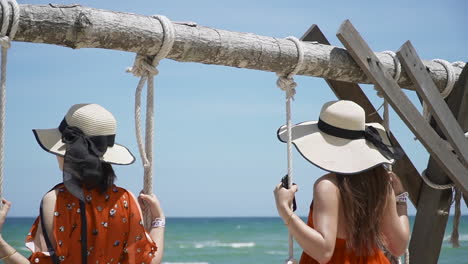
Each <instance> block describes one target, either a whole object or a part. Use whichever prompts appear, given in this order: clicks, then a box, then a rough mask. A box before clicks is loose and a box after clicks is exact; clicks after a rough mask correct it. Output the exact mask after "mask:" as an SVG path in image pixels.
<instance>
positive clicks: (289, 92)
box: [276, 74, 297, 99]
mask: <svg viewBox="0 0 468 264" xmlns="http://www.w3.org/2000/svg"><path fill="white" fill-rule="evenodd" d="M277 75H278V80H277V81H276V85H277V86H278V87H279V88H280V89H281V90H283V91H284V92H286V96H287V98H292V99H294V95H295V94H296V87H297V83H296V82H295V81H294V78H292V77H288V76H284V75H280V74H277Z"/></svg>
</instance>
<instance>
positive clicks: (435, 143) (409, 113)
mask: <svg viewBox="0 0 468 264" xmlns="http://www.w3.org/2000/svg"><path fill="white" fill-rule="evenodd" d="M337 37H338V39H340V41H341V42H342V43H343V45H344V46H345V47H346V48H347V50H348V52H349V53H350V54H351V56H352V57H353V58H354V60H355V61H356V63H357V64H358V65H359V66H360V67H361V69H362V70H363V71H364V72H365V73H366V75H367V76H368V77H369V78H370V79H371V80H372V82H373V83H374V84H375V85H377V86H378V87H379V88H380V89H381V91H382V92H383V95H384V97H385V99H386V100H388V102H389V103H390V104H391V105H392V107H393V109H394V110H395V111H396V112H397V113H398V115H399V116H400V118H401V119H402V120H403V121H404V122H405V123H406V125H407V126H408V128H410V129H411V131H412V132H413V133H414V134H415V135H416V136H417V137H418V139H419V141H420V142H421V143H422V144H423V145H424V147H425V148H426V149H427V150H428V151H429V153H431V155H432V156H433V157H434V158H435V160H436V161H437V163H438V164H439V166H441V168H442V169H443V170H444V171H445V172H446V173H447V175H448V176H449V177H450V179H452V181H453V182H455V183H456V184H457V185H458V186H459V187H460V189H461V190H462V192H463V193H465V194H468V170H467V169H466V168H465V166H464V165H463V164H462V163H461V162H460V161H459V160H458V159H457V156H456V155H455V154H453V153H452V151H451V148H449V146H447V143H446V142H445V141H444V140H443V139H441V138H440V136H439V135H437V133H436V132H435V131H434V130H433V129H432V127H431V126H430V125H429V124H428V122H426V120H424V118H423V117H422V116H421V114H420V113H419V111H418V109H416V107H415V106H414V105H413V104H412V103H411V101H410V100H409V99H408V97H407V96H406V95H405V94H404V93H403V91H402V90H401V88H400V87H399V86H398V84H397V83H396V81H395V80H394V79H393V78H392V76H390V75H389V74H388V73H387V72H386V71H385V69H384V68H383V66H382V63H381V62H380V61H379V59H378V58H377V57H376V56H375V54H374V53H373V52H372V50H371V49H370V48H369V46H368V45H367V43H366V42H365V41H364V40H363V39H362V37H361V36H360V35H359V33H358V32H357V31H356V29H355V28H354V27H353V25H352V24H351V22H350V21H349V20H346V21H345V22H344V23H343V24H342V25H341V27H340V29H339V31H338V33H337Z"/></svg>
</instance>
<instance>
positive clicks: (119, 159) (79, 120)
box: [33, 104, 135, 165]
mask: <svg viewBox="0 0 468 264" xmlns="http://www.w3.org/2000/svg"><path fill="white" fill-rule="evenodd" d="M67 126H70V127H77V128H79V129H80V130H81V131H83V133H84V134H85V135H86V136H88V137H106V140H107V139H108V141H109V144H108V146H107V150H106V151H105V153H104V155H103V156H102V157H101V160H102V161H104V162H107V163H111V164H117V165H128V164H131V163H133V162H134V161H135V157H134V156H133V155H132V153H131V152H130V151H129V150H128V149H127V148H126V147H124V146H122V145H119V144H117V143H115V142H114V140H115V134H116V128H117V122H116V120H115V118H114V116H113V115H112V113H111V112H109V111H107V110H106V109H105V108H104V107H102V106H100V105H98V104H76V105H73V106H72V107H71V108H70V109H69V110H68V112H67V114H66V115H65V118H64V119H63V120H62V122H61V124H60V126H59V127H58V128H50V129H33V132H34V135H35V136H36V140H37V142H38V143H39V145H40V146H41V147H42V148H43V149H44V150H45V151H47V152H50V153H53V154H55V155H58V156H64V155H65V151H66V146H65V143H64V142H62V133H61V131H63V129H64V128H66V127H67Z"/></svg>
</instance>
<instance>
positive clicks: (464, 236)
mask: <svg viewBox="0 0 468 264" xmlns="http://www.w3.org/2000/svg"><path fill="white" fill-rule="evenodd" d="M450 236H451V235H448V236H445V237H444V241H450ZM458 240H459V241H468V234H460V235H459V237H458Z"/></svg>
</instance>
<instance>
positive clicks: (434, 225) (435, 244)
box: [409, 67, 468, 264]
mask: <svg viewBox="0 0 468 264" xmlns="http://www.w3.org/2000/svg"><path fill="white" fill-rule="evenodd" d="M467 102H468V67H465V69H464V70H463V71H462V74H461V75H460V79H459V80H458V82H457V83H456V84H455V87H454V88H453V91H452V93H451V94H450V95H449V97H448V98H447V105H448V106H449V108H450V110H451V111H452V113H453V114H454V115H458V118H457V119H458V122H459V124H460V125H461V126H462V127H463V128H464V129H467V128H468V119H466V118H464V117H465V116H463V114H464V113H465V112H466V111H467V110H468V103H467ZM436 129H437V128H436ZM440 134H441V136H443V135H442V133H440ZM426 173H427V177H428V178H429V179H430V180H431V181H432V182H434V183H437V184H447V183H450V182H451V181H450V179H449V178H448V177H447V175H446V174H445V173H444V172H443V170H442V169H441V168H440V167H439V166H438V165H437V162H436V161H435V160H434V159H433V158H432V157H431V158H430V159H429V164H428V166H427V170H426ZM451 201H452V189H448V190H435V189H432V188H431V187H429V186H428V185H426V184H423V186H422V187H421V194H420V202H419V203H418V211H417V214H416V220H415V222H414V227H413V233H412V235H411V241H410V246H409V251H410V256H411V260H412V262H414V263H428V264H431V263H437V260H438V259H439V254H440V248H441V246H442V242H443V238H444V234H445V229H446V225H447V220H448V216H449V213H450V206H451ZM427 234H431V239H427ZM423 241H424V242H423Z"/></svg>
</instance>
